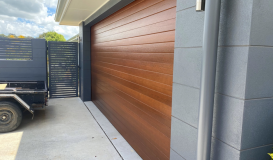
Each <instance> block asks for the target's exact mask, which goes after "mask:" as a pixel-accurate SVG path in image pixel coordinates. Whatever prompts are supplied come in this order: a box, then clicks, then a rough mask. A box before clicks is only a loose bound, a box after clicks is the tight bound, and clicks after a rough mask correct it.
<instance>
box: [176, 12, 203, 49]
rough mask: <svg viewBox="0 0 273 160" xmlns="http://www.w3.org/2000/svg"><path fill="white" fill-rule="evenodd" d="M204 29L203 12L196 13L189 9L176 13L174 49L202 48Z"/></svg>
mask: <svg viewBox="0 0 273 160" xmlns="http://www.w3.org/2000/svg"><path fill="white" fill-rule="evenodd" d="M203 28H204V12H196V11H195V8H194V7H193V8H189V9H186V10H182V11H179V12H177V14H176V30H175V47H176V48H177V47H196V46H202V43H203Z"/></svg>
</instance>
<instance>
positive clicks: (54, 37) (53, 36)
mask: <svg viewBox="0 0 273 160" xmlns="http://www.w3.org/2000/svg"><path fill="white" fill-rule="evenodd" d="M39 38H42V39H46V41H66V40H65V38H64V36H63V35H61V34H59V33H57V32H55V31H49V32H46V33H42V34H40V35H39Z"/></svg>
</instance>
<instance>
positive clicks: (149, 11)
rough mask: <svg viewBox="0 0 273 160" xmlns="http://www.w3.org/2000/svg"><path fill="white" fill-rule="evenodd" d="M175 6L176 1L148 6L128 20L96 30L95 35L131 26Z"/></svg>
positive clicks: (166, 1)
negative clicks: (127, 25)
mask: <svg viewBox="0 0 273 160" xmlns="http://www.w3.org/2000/svg"><path fill="white" fill-rule="evenodd" d="M175 6H176V0H165V1H160V2H159V3H157V4H155V5H152V6H149V7H148V6H147V8H145V9H144V10H141V11H139V12H137V14H132V15H130V16H128V17H126V18H123V19H121V20H119V21H116V22H114V23H112V24H111V25H108V26H106V27H104V28H101V29H99V30H95V34H99V33H102V32H106V31H109V30H111V29H113V28H118V27H120V26H123V25H125V24H129V23H132V22H135V21H138V20H140V19H143V18H145V17H149V16H151V15H154V14H157V13H160V12H162V11H164V10H167V9H170V8H174V7H175Z"/></svg>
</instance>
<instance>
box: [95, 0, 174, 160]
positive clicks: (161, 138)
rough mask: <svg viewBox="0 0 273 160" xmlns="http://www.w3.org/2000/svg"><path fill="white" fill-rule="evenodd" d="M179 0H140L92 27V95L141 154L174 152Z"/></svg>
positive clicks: (159, 155) (146, 156)
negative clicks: (176, 33)
mask: <svg viewBox="0 0 273 160" xmlns="http://www.w3.org/2000/svg"><path fill="white" fill-rule="evenodd" d="M175 16H176V0H136V1H134V2H133V3H131V4H129V5H128V6H126V7H125V8H123V9H121V10H119V11H118V12H116V13H115V14H113V15H111V16H109V17H108V18H107V19H105V20H103V21H102V22H100V23H98V24H96V25H95V26H93V27H92V28H91V36H92V38H91V41H92V42H91V45H92V52H91V59H92V62H91V64H92V66H91V67H92V100H93V102H94V103H95V104H96V105H97V107H98V108H99V109H100V110H101V111H102V112H103V113H104V114H105V115H106V117H107V118H108V119H109V120H110V121H111V123H112V124H113V125H114V126H115V127H116V128H117V130H118V131H119V132H120V133H121V134H122V135H123V136H124V138H125V139H126V140H127V141H128V142H129V143H130V144H131V146H132V147H133V148H134V149H135V150H136V151H137V153H138V154H139V155H140V156H141V157H142V158H143V159H150V160H156V159H160V160H161V159H162V160H167V159H169V156H170V133H171V105H172V79H173V76H172V74H173V55H174V37H175Z"/></svg>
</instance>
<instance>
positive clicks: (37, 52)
mask: <svg viewBox="0 0 273 160" xmlns="http://www.w3.org/2000/svg"><path fill="white" fill-rule="evenodd" d="M31 41H32V54H33V59H32V60H31V61H6V60H0V81H46V42H45V40H44V39H32V40H31Z"/></svg>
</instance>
